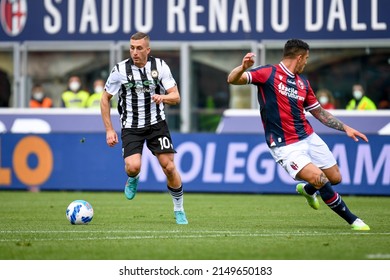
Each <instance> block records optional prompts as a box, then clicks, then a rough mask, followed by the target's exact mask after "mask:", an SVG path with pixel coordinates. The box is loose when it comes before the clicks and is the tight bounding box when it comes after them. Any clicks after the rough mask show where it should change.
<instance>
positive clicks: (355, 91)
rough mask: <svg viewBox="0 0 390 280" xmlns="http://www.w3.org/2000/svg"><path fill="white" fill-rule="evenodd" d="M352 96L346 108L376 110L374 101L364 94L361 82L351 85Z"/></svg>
mask: <svg viewBox="0 0 390 280" xmlns="http://www.w3.org/2000/svg"><path fill="white" fill-rule="evenodd" d="M352 96H353V98H352V99H351V100H350V101H349V102H348V104H347V107H346V109H347V110H376V105H375V103H374V101H372V100H371V99H370V98H369V97H367V96H366V95H365V92H364V88H363V86H362V85H361V84H354V85H353V86H352Z"/></svg>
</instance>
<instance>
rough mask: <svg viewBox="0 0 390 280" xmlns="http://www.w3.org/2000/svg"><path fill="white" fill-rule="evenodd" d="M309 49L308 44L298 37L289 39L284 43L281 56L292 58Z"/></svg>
mask: <svg viewBox="0 0 390 280" xmlns="http://www.w3.org/2000/svg"><path fill="white" fill-rule="evenodd" d="M309 50H310V47H309V45H308V44H307V43H306V42H304V41H302V40H300V39H290V40H288V41H287V42H286V44H285V45H284V50H283V57H287V58H294V57H296V56H298V55H301V54H304V53H306V52H307V51H309Z"/></svg>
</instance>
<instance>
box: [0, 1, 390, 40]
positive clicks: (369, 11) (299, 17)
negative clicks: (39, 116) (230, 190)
mask: <svg viewBox="0 0 390 280" xmlns="http://www.w3.org/2000/svg"><path fill="white" fill-rule="evenodd" d="M0 9H1V11H0V16H1V18H0V21H1V27H2V28H0V42H5V41H25V40H38V41H41V40H70V41H73V40H110V41H111V40H119V41H121V40H128V39H129V35H130V34H132V33H135V32H136V31H142V32H146V33H149V34H150V35H151V37H152V39H153V40H163V41H166V40H174V41H180V40H256V41H260V40H263V39H289V38H291V37H298V38H302V39H323V40H327V39H372V38H379V39H383V38H389V37H390V36H389V34H390V32H389V28H390V17H389V16H388V13H389V11H390V1H388V0H329V1H323V0H294V1H293V0H273V1H271V0H167V1H160V0H143V1H138V0H88V1H87V0H77V1H76V0H62V1H58V0H36V1H35V0H34V1H32V0H30V1H28V0H0Z"/></svg>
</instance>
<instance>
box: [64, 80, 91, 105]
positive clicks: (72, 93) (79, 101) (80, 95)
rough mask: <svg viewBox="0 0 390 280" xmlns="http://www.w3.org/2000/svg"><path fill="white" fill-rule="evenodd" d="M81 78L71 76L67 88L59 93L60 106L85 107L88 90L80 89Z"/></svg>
mask: <svg viewBox="0 0 390 280" xmlns="http://www.w3.org/2000/svg"><path fill="white" fill-rule="evenodd" d="M81 86H82V84H81V79H80V77H78V76H72V77H70V78H69V81H68V90H67V91H65V92H63V93H62V95H61V101H62V107H65V108H86V107H87V101H88V98H89V92H88V91H85V90H83V89H82V87H81Z"/></svg>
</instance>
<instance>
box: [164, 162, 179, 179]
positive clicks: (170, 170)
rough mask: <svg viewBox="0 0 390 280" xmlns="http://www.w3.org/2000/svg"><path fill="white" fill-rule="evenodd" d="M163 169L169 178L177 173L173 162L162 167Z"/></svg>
mask: <svg viewBox="0 0 390 280" xmlns="http://www.w3.org/2000/svg"><path fill="white" fill-rule="evenodd" d="M162 168H163V170H164V173H165V174H166V175H167V176H172V175H173V174H174V173H175V170H176V167H175V164H174V163H173V162H168V163H167V164H165V165H164V166H162Z"/></svg>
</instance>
